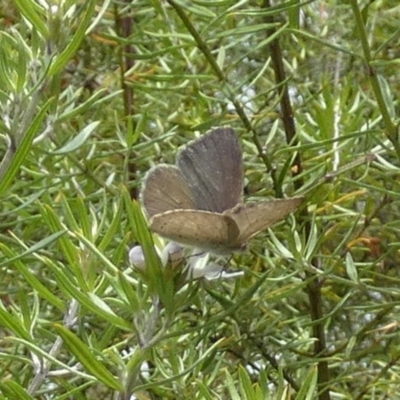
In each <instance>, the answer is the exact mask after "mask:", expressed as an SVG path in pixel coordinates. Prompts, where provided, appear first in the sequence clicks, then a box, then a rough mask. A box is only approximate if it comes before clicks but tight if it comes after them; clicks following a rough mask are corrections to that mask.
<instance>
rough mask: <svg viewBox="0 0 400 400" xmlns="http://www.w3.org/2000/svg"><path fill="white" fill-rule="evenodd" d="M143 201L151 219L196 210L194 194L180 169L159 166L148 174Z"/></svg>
mask: <svg viewBox="0 0 400 400" xmlns="http://www.w3.org/2000/svg"><path fill="white" fill-rule="evenodd" d="M141 200H142V203H143V205H144V208H145V210H146V212H147V215H148V216H149V217H152V216H153V215H155V214H161V213H164V212H166V211H170V210H176V209H195V208H196V204H195V201H194V199H193V197H192V193H191V191H190V189H189V186H188V185H187V183H186V181H185V180H184V179H183V177H182V175H181V173H180V171H179V169H178V168H177V167H175V166H172V165H158V166H156V167H153V168H152V169H150V171H149V172H148V173H147V175H146V177H145V180H144V185H143V188H142V192H141Z"/></svg>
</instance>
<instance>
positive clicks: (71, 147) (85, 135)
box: [52, 121, 100, 155]
mask: <svg viewBox="0 0 400 400" xmlns="http://www.w3.org/2000/svg"><path fill="white" fill-rule="evenodd" d="M99 125H100V121H95V122H92V123H90V124H89V125H87V126H86V127H85V128H84V129H82V130H81V131H80V132H79V133H78V134H77V135H76V136H75V137H74V138H73V139H72V140H71V141H70V142H68V143H67V144H65V145H64V146H63V147H61V149H58V150H55V151H53V153H52V154H54V155H60V154H68V153H71V152H73V151H75V150H77V149H79V147H81V146H83V145H84V144H85V142H86V141H87V140H88V139H89V137H90V135H91V134H92V133H93V131H94V130H95V129H96V128H97V127H98V126H99Z"/></svg>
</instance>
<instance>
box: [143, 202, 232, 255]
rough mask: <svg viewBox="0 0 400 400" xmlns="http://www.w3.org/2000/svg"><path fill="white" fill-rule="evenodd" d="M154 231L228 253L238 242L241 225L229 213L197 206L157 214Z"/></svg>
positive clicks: (183, 242)
mask: <svg viewBox="0 0 400 400" xmlns="http://www.w3.org/2000/svg"><path fill="white" fill-rule="evenodd" d="M150 227H151V229H152V231H153V232H156V233H158V234H159V235H160V236H163V237H165V238H167V239H170V240H173V241H174V242H178V243H181V244H185V245H189V246H193V247H197V248H199V249H202V250H205V251H211V252H214V253H219V254H226V253H229V252H230V251H229V250H228V249H229V246H230V243H236V241H237V240H236V239H237V236H238V235H239V229H238V227H237V225H236V223H235V221H234V220H233V219H232V218H230V217H229V216H227V215H224V214H218V213H211V212H207V211H196V210H176V211H168V212H165V213H163V214H157V215H154V216H153V218H152V219H151V220H150Z"/></svg>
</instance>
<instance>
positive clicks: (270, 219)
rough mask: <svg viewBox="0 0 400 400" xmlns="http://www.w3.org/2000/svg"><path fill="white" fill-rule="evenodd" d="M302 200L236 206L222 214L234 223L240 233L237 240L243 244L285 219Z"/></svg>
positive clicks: (280, 200)
mask: <svg viewBox="0 0 400 400" xmlns="http://www.w3.org/2000/svg"><path fill="white" fill-rule="evenodd" d="M303 200H304V198H302V197H293V198H290V199H278V200H267V201H260V202H256V203H246V204H238V205H237V206H236V207H234V208H233V209H231V210H228V211H227V212H225V213H224V214H225V215H228V216H230V217H231V218H232V219H233V220H234V221H235V222H236V224H237V226H238V229H239V232H240V233H239V236H238V239H237V240H238V241H239V242H240V243H242V244H245V243H246V242H247V241H248V240H250V239H251V238H252V237H253V236H254V235H256V234H257V233H259V232H261V231H263V230H265V229H267V228H268V227H270V226H271V225H273V224H275V223H276V222H278V221H280V220H282V219H284V218H286V217H287V216H288V215H289V214H290V213H292V212H293V211H294V210H295V209H296V208H297V207H298V206H299V205H300V204H301V203H302V202H303Z"/></svg>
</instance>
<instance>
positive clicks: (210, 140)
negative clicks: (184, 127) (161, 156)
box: [177, 128, 243, 212]
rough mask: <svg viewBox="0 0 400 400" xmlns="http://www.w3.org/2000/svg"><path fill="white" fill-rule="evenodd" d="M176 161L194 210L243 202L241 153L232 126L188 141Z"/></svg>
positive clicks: (213, 208) (211, 208)
mask: <svg viewBox="0 0 400 400" xmlns="http://www.w3.org/2000/svg"><path fill="white" fill-rule="evenodd" d="M177 164H178V167H179V169H180V171H181V173H182V175H183V176H184V179H185V180H186V182H187V183H188V185H189V186H190V190H191V192H192V194H193V198H194V199H195V202H196V206H197V207H196V208H197V209H199V210H206V211H213V212H223V211H225V210H228V209H230V208H232V207H234V206H235V205H236V204H238V203H239V202H241V201H242V193H243V165H242V153H241V150H240V146H239V142H238V139H237V136H236V134H235V132H234V131H233V129H231V128H216V129H213V130H212V131H210V132H209V133H206V134H205V135H203V136H202V137H201V138H200V139H197V140H194V141H192V142H190V143H189V144H188V145H187V146H186V147H184V148H183V149H182V150H181V151H180V152H179V153H178V157H177Z"/></svg>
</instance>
